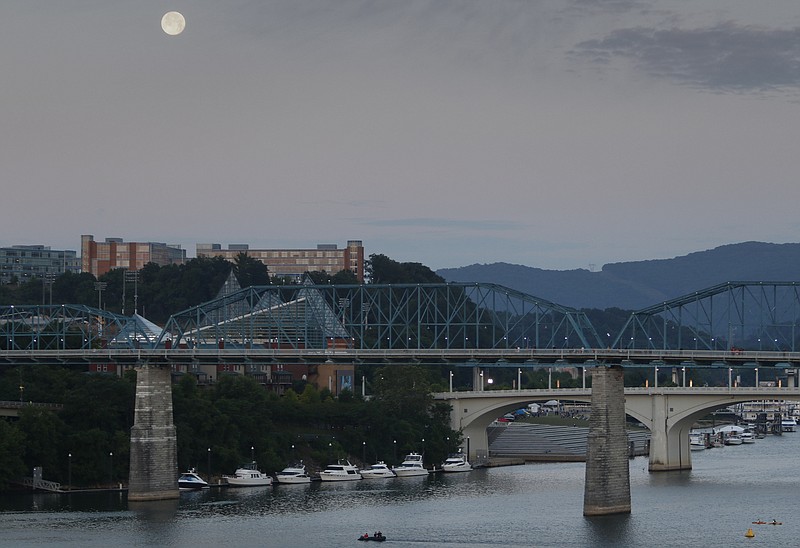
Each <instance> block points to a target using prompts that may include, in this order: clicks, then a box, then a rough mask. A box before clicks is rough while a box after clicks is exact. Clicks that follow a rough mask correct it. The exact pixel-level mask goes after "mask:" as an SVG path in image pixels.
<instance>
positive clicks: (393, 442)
mask: <svg viewBox="0 0 800 548" xmlns="http://www.w3.org/2000/svg"><path fill="white" fill-rule="evenodd" d="M392 454H393V455H394V460H395V462H397V440H392Z"/></svg>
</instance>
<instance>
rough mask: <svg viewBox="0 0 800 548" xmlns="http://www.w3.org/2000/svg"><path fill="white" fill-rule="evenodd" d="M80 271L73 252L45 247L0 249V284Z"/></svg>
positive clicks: (21, 246) (15, 246)
mask: <svg viewBox="0 0 800 548" xmlns="http://www.w3.org/2000/svg"><path fill="white" fill-rule="evenodd" d="M80 269H81V263H80V259H78V255H77V253H76V252H75V251H63V250H57V249H50V247H49V246H45V245H13V246H11V247H0V284H7V283H11V282H12V281H13V280H17V281H19V282H25V281H28V280H30V279H32V278H40V279H46V278H52V277H55V276H59V275H61V274H63V273H64V272H72V273H75V274H77V273H78V272H80Z"/></svg>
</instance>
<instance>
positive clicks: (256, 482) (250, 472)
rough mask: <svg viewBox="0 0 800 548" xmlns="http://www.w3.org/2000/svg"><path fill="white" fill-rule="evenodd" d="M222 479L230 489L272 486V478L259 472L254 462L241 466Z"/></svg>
mask: <svg viewBox="0 0 800 548" xmlns="http://www.w3.org/2000/svg"><path fill="white" fill-rule="evenodd" d="M222 479H224V480H225V481H226V482H227V484H228V485H230V486H231V487H257V486H263V485H272V476H270V475H268V474H264V473H263V472H261V471H260V470H259V469H258V464H256V461H253V462H249V463H247V464H243V465H242V466H240V467H239V468H237V469H236V472H234V473H233V475H232V476H222Z"/></svg>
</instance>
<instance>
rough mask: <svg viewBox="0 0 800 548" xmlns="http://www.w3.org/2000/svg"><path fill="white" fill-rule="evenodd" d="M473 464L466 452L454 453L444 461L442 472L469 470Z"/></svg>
mask: <svg viewBox="0 0 800 548" xmlns="http://www.w3.org/2000/svg"><path fill="white" fill-rule="evenodd" d="M470 470H472V465H471V464H470V463H469V461H468V460H467V456H466V455H465V454H464V453H453V454H452V455H450V456H449V457H447V458H446V459H445V461H444V462H443V463H442V472H469V471H470Z"/></svg>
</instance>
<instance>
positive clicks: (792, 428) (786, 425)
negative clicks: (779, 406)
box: [781, 417, 797, 432]
mask: <svg viewBox="0 0 800 548" xmlns="http://www.w3.org/2000/svg"><path fill="white" fill-rule="evenodd" d="M781 431H782V432H797V421H796V420H794V419H793V418H791V417H786V418H784V419H781Z"/></svg>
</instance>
